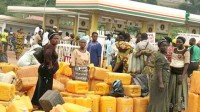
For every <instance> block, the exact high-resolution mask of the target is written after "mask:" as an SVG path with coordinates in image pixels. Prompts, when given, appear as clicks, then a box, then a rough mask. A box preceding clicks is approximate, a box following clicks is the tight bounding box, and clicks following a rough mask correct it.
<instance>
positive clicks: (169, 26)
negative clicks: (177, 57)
mask: <svg viewBox="0 0 200 112" xmlns="http://www.w3.org/2000/svg"><path fill="white" fill-rule="evenodd" d="M171 27H172V25H171V24H169V25H168V32H167V36H168V37H171V33H170V32H171ZM171 38H172V37H171Z"/></svg>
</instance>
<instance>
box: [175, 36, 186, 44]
mask: <svg viewBox="0 0 200 112" xmlns="http://www.w3.org/2000/svg"><path fill="white" fill-rule="evenodd" d="M177 39H180V40H182V41H183V44H185V41H186V40H185V38H184V37H178V38H177Z"/></svg>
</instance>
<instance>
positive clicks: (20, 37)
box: [16, 33, 24, 55]
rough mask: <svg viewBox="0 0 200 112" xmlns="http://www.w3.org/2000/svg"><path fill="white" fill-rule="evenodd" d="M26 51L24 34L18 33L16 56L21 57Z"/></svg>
mask: <svg viewBox="0 0 200 112" xmlns="http://www.w3.org/2000/svg"><path fill="white" fill-rule="evenodd" d="M23 49H24V34H21V33H18V34H17V36H16V54H19V55H21V54H22V52H23Z"/></svg>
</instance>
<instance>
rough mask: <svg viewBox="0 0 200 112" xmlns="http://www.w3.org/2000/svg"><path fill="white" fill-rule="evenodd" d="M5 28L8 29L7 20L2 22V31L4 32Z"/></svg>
mask: <svg viewBox="0 0 200 112" xmlns="http://www.w3.org/2000/svg"><path fill="white" fill-rule="evenodd" d="M4 29H6V22H5V21H4V22H3V23H2V29H1V32H4Z"/></svg>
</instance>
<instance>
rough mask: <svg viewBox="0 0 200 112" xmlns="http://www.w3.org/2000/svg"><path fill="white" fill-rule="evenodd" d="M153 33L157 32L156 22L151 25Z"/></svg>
mask: <svg viewBox="0 0 200 112" xmlns="http://www.w3.org/2000/svg"><path fill="white" fill-rule="evenodd" d="M153 32H155V33H156V32H157V24H156V21H155V22H154V23H153Z"/></svg>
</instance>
